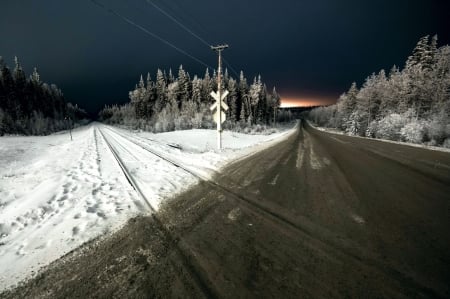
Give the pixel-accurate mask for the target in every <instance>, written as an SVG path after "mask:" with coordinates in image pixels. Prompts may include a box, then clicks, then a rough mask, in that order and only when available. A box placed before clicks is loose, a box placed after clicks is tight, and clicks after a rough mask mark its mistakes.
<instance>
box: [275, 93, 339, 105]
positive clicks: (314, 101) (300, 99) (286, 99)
mask: <svg viewBox="0 0 450 299" xmlns="http://www.w3.org/2000/svg"><path fill="white" fill-rule="evenodd" d="M337 99H338V97H335V98H334V97H333V96H281V106H280V107H281V108H291V107H312V106H325V105H332V104H334V103H336V101H337Z"/></svg>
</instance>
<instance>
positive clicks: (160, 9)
mask: <svg viewBox="0 0 450 299" xmlns="http://www.w3.org/2000/svg"><path fill="white" fill-rule="evenodd" d="M146 1H147V3H148V4H150V5H152V6H153V7H154V8H156V9H157V10H159V11H160V12H161V13H162V14H164V15H165V16H166V17H168V18H169V19H171V20H172V21H174V22H175V23H177V24H178V25H179V26H180V27H181V28H183V29H184V30H186V31H187V32H189V33H190V34H191V35H192V36H194V37H195V38H197V39H198V40H199V41H201V42H202V43H203V44H205V45H206V46H208V47H209V46H210V45H211V44H210V43H208V42H207V41H205V40H204V39H203V38H201V37H200V36H198V35H197V34H195V33H194V32H193V31H192V30H190V29H189V28H187V27H186V26H185V25H183V24H182V23H181V22H179V21H178V20H177V19H175V18H174V17H172V16H171V15H170V14H169V13H168V12H166V11H165V10H163V9H162V8H161V7H159V6H158V5H156V4H155V3H153V2H152V1H151V0H146Z"/></svg>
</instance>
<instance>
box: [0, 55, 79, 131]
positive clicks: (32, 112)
mask: <svg viewBox="0 0 450 299" xmlns="http://www.w3.org/2000/svg"><path fill="white" fill-rule="evenodd" d="M14 62H15V67H14V69H13V71H11V70H10V68H9V67H8V66H7V65H6V63H5V62H4V60H3V58H2V57H1V56H0V136H2V135H5V134H21V135H46V134H50V133H53V132H56V131H60V130H64V129H68V127H69V126H73V125H74V124H75V123H77V122H78V121H80V120H82V119H86V118H87V114H86V112H85V111H84V110H83V109H81V108H79V107H78V106H77V105H73V104H71V103H67V102H66V100H65V98H64V95H63V93H62V91H61V90H60V89H59V88H58V87H57V86H56V85H54V84H50V85H49V84H47V83H44V82H42V81H41V77H40V75H39V73H38V71H37V69H36V68H34V70H33V73H32V74H31V76H30V77H29V78H27V76H26V74H25V71H24V70H23V68H22V66H21V64H20V62H19V59H18V58H17V57H15V58H14Z"/></svg>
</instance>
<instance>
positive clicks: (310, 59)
mask: <svg viewBox="0 0 450 299" xmlns="http://www.w3.org/2000/svg"><path fill="white" fill-rule="evenodd" d="M96 1H98V2H99V3H101V4H102V5H104V6H105V7H107V8H111V9H113V10H114V11H115V12H117V13H118V14H120V15H122V16H125V17H126V18H128V19H129V20H132V21H133V22H135V23H136V24H138V25H140V26H142V27H144V28H145V29H146V30H148V31H150V32H152V33H154V34H156V35H158V36H160V37H162V38H164V39H165V40H167V41H169V42H170V43H172V44H173V45H175V46H177V47H178V48H180V49H182V50H183V51H185V52H187V53H189V54H190V55H192V56H194V57H196V58H197V59H199V60H201V61H202V63H204V64H206V65H209V66H212V67H216V64H217V56H216V54H215V53H214V52H213V51H211V50H210V49H209V48H208V47H207V46H206V45H205V44H204V43H202V42H201V41H200V40H199V39H197V38H196V37H194V36H193V35H191V34H189V33H188V32H186V31H185V30H183V29H182V28H181V27H180V26H179V25H178V24H176V23H175V22H174V21H172V20H171V19H170V18H168V17H167V16H165V15H164V14H163V13H161V12H160V11H158V9H156V8H155V7H154V6H152V5H151V4H149V3H148V2H146V0H129V1H119V0H112V1H110V0H96ZM152 1H153V2H154V3H155V4H157V5H158V6H159V7H160V8H161V9H163V10H164V11H166V12H167V13H169V14H170V15H171V16H172V17H174V18H176V19H177V20H178V21H179V22H180V23H181V24H183V26H185V27H187V28H189V29H190V30H191V31H192V32H193V33H195V34H196V35H198V36H199V37H200V38H202V39H203V40H205V41H206V42H207V43H208V44H220V43H228V44H229V45H230V48H229V49H227V50H225V51H224V57H225V59H226V60H227V62H228V64H229V65H231V67H232V68H233V69H235V70H236V71H238V72H239V71H240V70H243V71H244V73H245V75H246V77H247V79H248V80H249V81H251V80H253V77H254V76H255V75H258V74H261V76H262V79H263V81H264V82H265V83H266V84H267V85H268V88H269V89H271V88H272V87H273V86H274V85H275V86H276V87H277V90H278V91H279V93H280V94H281V96H282V98H283V101H284V103H285V104H286V103H289V102H293V101H294V102H295V103H297V104H302V105H310V104H326V103H332V102H335V101H336V99H337V98H338V96H339V95H340V94H341V93H342V92H344V91H346V90H347V89H348V87H349V86H350V84H351V83H352V82H353V81H356V82H357V83H358V85H360V84H362V83H363V82H364V79H365V78H366V77H367V76H368V75H370V74H371V73H372V72H374V71H375V72H378V71H379V70H380V69H382V68H384V69H386V70H389V69H390V68H391V67H392V65H394V64H396V65H398V66H400V67H403V65H404V62H405V60H406V58H407V56H408V55H409V54H410V53H411V51H412V49H413V48H414V46H415V44H416V42H417V41H418V39H419V38H420V37H421V36H424V35H427V34H430V35H434V34H436V33H437V34H438V36H439V45H443V44H449V43H450V32H449V31H450V7H449V6H450V5H449V2H450V1H447V0H441V1H438V0H418V1H412V0H378V1H361V0H339V1H338V0H334V1H331V0H306V1H304V0H279V1H267V0H259V1H256V0H255V1H244V0H227V1H225V0H221V1H219V0H216V1H214V0H172V1H170V0H168V1H162V0H152ZM0 55H1V56H3V57H4V59H5V60H6V62H7V63H8V65H9V66H10V67H11V68H12V67H13V65H14V64H13V58H14V56H15V55H17V56H18V57H19V59H20V61H21V63H22V65H23V66H24V68H25V71H26V72H27V74H28V75H29V74H30V73H31V70H32V68H33V67H34V66H37V67H38V69H39V72H40V74H41V78H42V79H43V80H44V81H45V82H48V83H55V84H57V85H58V86H59V87H60V88H61V89H62V90H63V92H64V94H65V96H66V98H67V100H68V101H71V102H74V103H78V104H80V105H81V106H82V107H85V108H86V110H88V111H89V112H91V113H95V112H96V111H98V110H99V109H101V108H102V107H103V106H104V105H105V104H112V103H123V102H126V101H128V91H129V90H131V89H133V87H134V85H135V84H136V83H137V81H138V80H139V76H140V74H141V73H142V74H144V75H145V74H146V73H147V72H150V73H151V75H152V76H153V78H155V74H156V70H157V69H158V68H161V69H167V70H168V69H169V68H172V70H173V71H174V73H177V71H178V67H179V65H180V64H183V66H184V68H185V69H186V70H187V71H188V72H189V73H190V75H191V77H193V75H195V74H198V75H199V76H202V77H203V75H204V73H205V69H206V67H205V66H204V65H203V64H202V63H200V62H198V61H196V60H194V59H192V58H190V57H187V56H185V55H184V54H182V53H180V52H178V51H177V50H175V49H173V48H172V47H170V46H168V45H167V44H165V43H163V42H161V41H159V40H157V39H155V38H154V37H151V36H150V35H149V34H146V33H144V32H143V31H141V30H139V29H138V28H136V27H134V26H132V25H130V24H128V23H127V22H125V21H124V20H123V19H120V18H119V17H118V16H117V15H114V14H113V13H110V12H108V11H107V10H105V9H102V8H101V7H99V6H98V5H96V4H94V3H93V2H92V1H90V0H79V1H61V0H40V1H36V0H20V1H16V0H2V1H1V2H0ZM224 66H225V67H226V65H224ZM229 73H230V75H233V76H234V77H236V75H234V74H233V71H231V70H230V68H229Z"/></svg>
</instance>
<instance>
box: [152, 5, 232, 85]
mask: <svg viewBox="0 0 450 299" xmlns="http://www.w3.org/2000/svg"><path fill="white" fill-rule="evenodd" d="M146 2H147V3H148V4H150V5H152V6H153V7H154V8H156V9H157V10H159V11H160V12H161V13H162V14H164V15H165V16H166V17H168V18H169V19H171V20H172V21H173V22H175V23H176V24H177V25H178V26H180V27H181V28H183V29H184V30H185V31H186V32H188V33H189V34H191V35H192V36H193V37H195V38H196V39H198V40H199V41H200V42H202V43H203V44H204V45H206V46H208V47H210V45H211V44H210V43H208V42H207V41H206V40H205V39H203V38H201V37H200V36H199V35H198V34H196V33H195V32H194V31H193V30H191V29H189V28H188V27H187V26H185V25H184V24H183V23H181V22H180V21H178V20H177V19H176V18H175V17H173V16H172V15H171V14H169V13H168V12H167V11H165V10H164V9H162V8H161V7H159V6H158V5H156V4H155V3H153V2H152V0H146ZM222 59H223V62H224V63H225V64H226V65H227V66H228V67H229V68H230V70H231V71H232V72H233V73H234V74H235V75H236V77H237V78H238V77H239V74H238V72H237V71H236V70H235V69H234V68H233V66H232V65H231V64H230V63H229V62H228V61H226V60H225V59H224V58H222ZM237 78H236V79H237Z"/></svg>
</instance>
